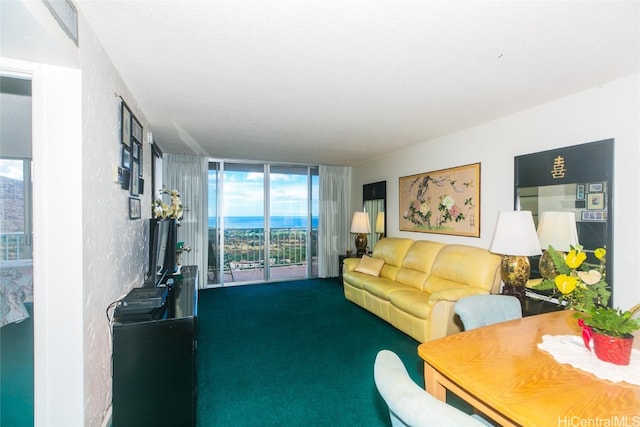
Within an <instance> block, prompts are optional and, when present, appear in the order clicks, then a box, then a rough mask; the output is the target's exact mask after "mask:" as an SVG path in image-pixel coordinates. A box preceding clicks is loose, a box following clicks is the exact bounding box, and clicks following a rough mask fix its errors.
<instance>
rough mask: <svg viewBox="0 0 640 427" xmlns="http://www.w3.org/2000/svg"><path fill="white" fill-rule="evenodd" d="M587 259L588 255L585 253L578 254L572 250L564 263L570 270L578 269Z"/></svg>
mask: <svg viewBox="0 0 640 427" xmlns="http://www.w3.org/2000/svg"><path fill="white" fill-rule="evenodd" d="M585 259H587V254H586V253H584V252H576V250H575V249H571V251H569V253H568V254H567V257H566V258H565V260H564V262H565V263H566V264H567V266H568V267H569V268H574V269H575V268H578V267H580V265H581V264H582V263H583V262H584V260H585Z"/></svg>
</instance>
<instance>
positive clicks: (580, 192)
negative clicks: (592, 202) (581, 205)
mask: <svg viewBox="0 0 640 427" xmlns="http://www.w3.org/2000/svg"><path fill="white" fill-rule="evenodd" d="M576 200H584V184H578V185H576Z"/></svg>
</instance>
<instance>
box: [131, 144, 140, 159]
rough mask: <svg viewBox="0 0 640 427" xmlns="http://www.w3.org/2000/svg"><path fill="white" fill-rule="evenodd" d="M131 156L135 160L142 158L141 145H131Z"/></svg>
mask: <svg viewBox="0 0 640 427" xmlns="http://www.w3.org/2000/svg"><path fill="white" fill-rule="evenodd" d="M131 156H132V157H133V158H134V159H138V158H139V157H140V145H138V143H137V142H135V141H133V144H131Z"/></svg>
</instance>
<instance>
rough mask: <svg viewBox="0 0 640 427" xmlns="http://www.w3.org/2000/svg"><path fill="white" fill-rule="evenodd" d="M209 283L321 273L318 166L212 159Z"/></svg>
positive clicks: (223, 284)
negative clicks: (318, 261) (318, 250)
mask: <svg viewBox="0 0 640 427" xmlns="http://www.w3.org/2000/svg"><path fill="white" fill-rule="evenodd" d="M208 182H209V191H208V199H209V206H208V237H209V238H208V247H209V256H208V274H207V284H208V285H209V286H225V285H235V284H243V283H256V282H266V281H275V280H287V279H296V278H307V277H314V276H317V274H318V273H317V271H318V269H317V232H318V183H319V178H318V167H317V166H300V165H272V164H264V163H249V162H230V161H211V162H210V163H209V176H208Z"/></svg>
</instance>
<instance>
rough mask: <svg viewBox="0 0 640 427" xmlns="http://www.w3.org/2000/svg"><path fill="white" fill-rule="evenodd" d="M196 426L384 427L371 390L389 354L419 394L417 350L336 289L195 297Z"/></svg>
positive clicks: (276, 286) (233, 291)
mask: <svg viewBox="0 0 640 427" xmlns="http://www.w3.org/2000/svg"><path fill="white" fill-rule="evenodd" d="M198 316H199V318H198V414H197V416H198V425H199V426H258V425H259V426H276V425H278V426H280V425H291V426H298V425H305V426H387V425H390V421H389V416H388V412H387V408H386V405H385V404H384V401H383V400H382V399H381V398H380V397H379V395H378V392H377V390H376V388H375V384H374V381H373V362H374V359H375V356H376V354H377V352H378V351H379V350H381V349H390V350H392V351H394V352H396V353H397V354H398V355H399V356H400V357H401V359H402V360H403V362H404V363H405V366H406V367H407V370H408V371H409V373H410V375H411V376H412V378H413V379H414V381H415V382H416V383H418V384H419V385H421V386H423V385H424V380H423V378H422V364H421V361H420V358H419V357H418V355H417V345H418V343H417V342H416V341H415V340H413V339H412V338H410V337H408V336H407V335H405V334H403V333H402V332H399V331H398V330H396V329H394V328H393V327H391V326H390V325H388V324H387V323H386V322H384V321H382V320H380V319H378V318H377V317H376V316H374V315H372V314H370V313H368V312H367V311H365V310H363V309H361V308H360V307H358V306H356V305H354V304H352V303H351V302H349V301H347V300H346V299H345V298H344V295H343V292H342V286H341V283H340V282H339V281H338V280H337V279H314V280H303V281H293V282H280V283H273V284H260V285H249V286H241V287H233V288H218V289H210V290H206V291H201V292H200V301H199V310H198Z"/></svg>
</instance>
